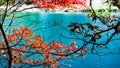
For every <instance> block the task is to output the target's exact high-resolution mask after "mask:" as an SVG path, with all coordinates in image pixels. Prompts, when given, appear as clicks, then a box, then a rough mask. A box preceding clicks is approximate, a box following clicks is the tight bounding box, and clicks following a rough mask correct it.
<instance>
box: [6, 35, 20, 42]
mask: <svg viewBox="0 0 120 68" xmlns="http://www.w3.org/2000/svg"><path fill="white" fill-rule="evenodd" d="M17 40H18V39H17V38H15V37H14V36H12V35H8V42H16V41H17Z"/></svg>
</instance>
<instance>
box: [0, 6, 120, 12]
mask: <svg viewBox="0 0 120 68" xmlns="http://www.w3.org/2000/svg"><path fill="white" fill-rule="evenodd" d="M10 7H11V6H9V7H8V8H10ZM16 8H17V7H13V8H12V9H11V11H12V10H14V9H16ZM89 8H90V7H88V8H84V9H74V8H64V9H49V8H37V7H34V5H22V6H20V7H19V8H18V9H17V12H45V13H80V14H81V13H85V12H90V9H89ZM112 8H113V9H112V10H111V11H113V12H120V9H118V8H117V7H112ZM0 9H3V10H4V9H5V6H0ZM95 10H97V11H99V10H102V12H103V11H106V10H107V9H105V8H101V9H100V8H99V9H95Z"/></svg>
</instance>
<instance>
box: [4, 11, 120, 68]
mask: <svg viewBox="0 0 120 68" xmlns="http://www.w3.org/2000/svg"><path fill="white" fill-rule="evenodd" d="M31 14H32V15H31ZM22 15H28V16H27V17H26V16H25V17H22V18H17V19H15V20H14V23H13V24H14V25H19V26H21V25H24V26H29V27H30V28H31V29H32V30H35V32H34V34H40V35H41V36H42V37H43V38H44V39H45V40H44V41H46V42H49V43H50V42H52V41H53V40H56V41H57V42H61V43H62V44H64V45H69V44H70V42H71V41H72V40H75V39H67V38H65V37H73V36H72V35H71V33H70V32H69V31H68V28H66V27H67V25H68V24H69V23H70V22H78V23H87V22H90V23H93V22H92V20H91V18H87V17H86V16H85V14H78V13H39V12H34V13H32V12H25V13H17V14H16V15H15V16H22ZM117 15H118V14H117ZM8 21H9V20H6V22H8ZM33 22H34V23H33ZM97 22H99V21H97ZM18 23H19V24H18ZM93 24H98V23H93ZM102 27H103V28H105V27H104V26H102ZM12 28H18V27H16V26H14V27H12ZM38 29H39V30H38ZM64 36H65V37H64ZM117 37H118V36H117ZM102 40H104V38H103V39H102ZM75 41H76V44H77V45H78V46H80V44H83V42H81V41H79V40H75ZM115 42H117V45H119V44H120V42H118V41H115ZM113 45H114V44H113V43H110V44H109V48H110V49H111V50H112V49H114V50H113V52H116V53H115V54H106V55H104V56H98V55H95V54H87V55H86V57H85V58H84V59H82V58H81V57H78V58H73V59H65V60H62V61H60V62H64V63H65V64H66V65H63V66H60V67H59V68H119V65H120V46H114V47H113ZM68 62H70V64H71V65H72V66H70V64H69V63H68ZM67 64H68V65H67ZM35 68H37V67H35ZM38 68H39V67H38Z"/></svg>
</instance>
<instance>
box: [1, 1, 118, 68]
mask: <svg viewBox="0 0 120 68" xmlns="http://www.w3.org/2000/svg"><path fill="white" fill-rule="evenodd" d="M31 2H33V3H34V4H35V6H37V7H39V8H52V9H55V8H57V7H58V6H60V7H62V8H65V7H69V6H71V4H72V5H74V4H80V5H82V6H86V5H85V3H86V0H79V1H78V0H50V1H48V0H31ZM111 4H112V5H114V6H116V7H118V8H119V2H118V1H113V2H111ZM8 5H9V0H7V4H6V7H5V9H3V11H4V12H3V14H2V15H1V18H0V59H4V60H3V61H1V63H0V64H1V66H3V67H8V68H11V67H13V68H14V67H18V68H22V67H23V68H25V67H26V68H29V67H34V66H43V67H51V68H56V67H58V66H60V65H61V63H60V62H59V61H60V60H63V59H66V58H74V57H76V55H77V57H79V56H81V57H82V58H85V55H86V54H87V53H92V54H96V55H99V56H102V55H106V54H107V53H106V51H104V52H102V51H101V50H104V49H106V50H109V46H108V45H109V43H113V45H116V43H114V41H116V40H118V41H119V39H120V37H119V34H120V18H119V16H116V15H111V14H110V15H108V16H104V15H98V14H97V13H96V12H95V10H94V8H93V7H92V0H90V9H91V12H90V14H89V15H88V17H90V18H91V19H92V22H84V23H78V22H69V24H68V26H67V27H66V26H62V25H61V24H57V23H56V22H55V23H54V25H52V26H59V27H61V28H62V29H64V30H65V31H67V32H68V33H70V34H71V36H72V37H70V38H69V37H67V36H64V35H61V36H62V37H63V38H66V39H77V40H79V42H82V44H81V43H79V45H77V44H76V43H75V41H71V43H69V44H70V45H64V44H62V43H59V42H57V41H56V40H54V39H53V41H52V42H45V41H44V38H43V37H42V36H41V35H35V34H34V33H33V32H34V30H32V29H30V28H29V27H28V26H20V27H18V28H13V29H11V26H14V25H13V20H14V19H15V18H14V13H16V12H17V9H18V7H19V6H22V5H23V3H21V4H18V3H17V4H14V5H12V6H11V7H8ZM15 6H17V7H15ZM10 15H12V16H11V19H10V22H7V23H8V27H7V29H5V28H4V25H5V20H6V19H7V16H10ZM18 18H19V17H18ZM98 21H99V22H98ZM33 23H34V24H36V23H35V22H33ZM37 25H38V24H37ZM101 25H102V26H101ZM15 26H16V25H15ZM48 27H50V26H48ZM8 29H10V30H8ZM40 29H41V28H40ZM40 29H39V30H40ZM73 36H74V37H73ZM104 38H105V39H104ZM103 39H104V40H103ZM109 53H111V52H109ZM112 54H113V53H112ZM36 56H37V57H38V58H37V59H36V58H35V59H34V57H36Z"/></svg>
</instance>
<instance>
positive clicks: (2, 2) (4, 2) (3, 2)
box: [0, 0, 15, 5]
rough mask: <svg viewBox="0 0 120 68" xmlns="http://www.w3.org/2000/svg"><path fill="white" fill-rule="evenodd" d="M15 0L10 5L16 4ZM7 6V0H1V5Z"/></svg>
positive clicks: (11, 0) (10, 0)
mask: <svg viewBox="0 0 120 68" xmlns="http://www.w3.org/2000/svg"><path fill="white" fill-rule="evenodd" d="M14 3H15V0H9V4H14ZM3 4H7V0H0V5H3Z"/></svg>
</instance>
